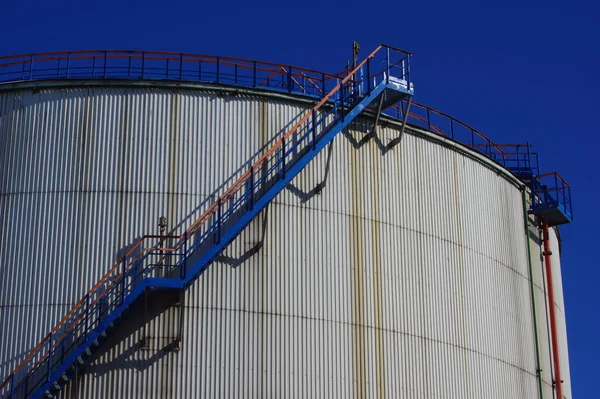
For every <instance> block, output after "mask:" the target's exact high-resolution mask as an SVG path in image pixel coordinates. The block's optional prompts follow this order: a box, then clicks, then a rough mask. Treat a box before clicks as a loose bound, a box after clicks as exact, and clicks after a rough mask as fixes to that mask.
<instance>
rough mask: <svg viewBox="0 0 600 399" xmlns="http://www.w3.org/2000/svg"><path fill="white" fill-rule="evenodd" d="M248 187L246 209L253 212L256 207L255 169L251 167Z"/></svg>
mask: <svg viewBox="0 0 600 399" xmlns="http://www.w3.org/2000/svg"><path fill="white" fill-rule="evenodd" d="M246 181H247V182H248V184H247V186H246V195H247V196H248V198H247V199H246V209H248V210H251V209H252V208H253V207H254V167H253V166H250V176H249V177H248V180H246Z"/></svg>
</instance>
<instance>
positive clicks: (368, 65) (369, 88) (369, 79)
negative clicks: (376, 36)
mask: <svg viewBox="0 0 600 399" xmlns="http://www.w3.org/2000/svg"><path fill="white" fill-rule="evenodd" d="M366 79H367V95H369V94H371V59H370V58H369V59H368V60H367V77H366Z"/></svg>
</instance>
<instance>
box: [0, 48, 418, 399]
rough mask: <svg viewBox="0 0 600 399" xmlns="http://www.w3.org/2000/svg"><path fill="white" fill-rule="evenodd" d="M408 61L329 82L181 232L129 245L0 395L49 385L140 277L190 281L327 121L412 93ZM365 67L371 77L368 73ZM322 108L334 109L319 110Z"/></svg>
mask: <svg viewBox="0 0 600 399" xmlns="http://www.w3.org/2000/svg"><path fill="white" fill-rule="evenodd" d="M409 56H410V54H409V53H406V52H404V51H402V50H398V49H395V48H392V47H388V46H380V47H378V48H377V49H376V50H375V51H374V52H373V53H372V54H370V55H369V57H367V59H365V61H363V62H362V63H361V64H359V65H358V66H357V67H356V69H355V70H353V71H351V73H350V74H349V75H348V76H346V77H344V78H343V79H339V78H336V85H335V86H334V87H333V88H332V90H330V92H329V93H328V94H326V95H325V96H323V97H322V98H321V100H320V101H319V102H318V103H317V105H315V106H314V107H313V108H312V109H309V110H306V111H304V112H303V113H302V114H301V115H300V117H299V120H298V122H296V124H295V125H294V126H293V127H292V128H291V129H290V130H288V131H287V132H285V133H284V134H282V135H281V137H279V138H277V139H276V140H275V142H274V144H273V145H272V146H271V148H270V149H269V150H267V151H266V152H265V153H264V154H262V155H260V156H259V157H258V159H257V160H256V161H255V162H254V163H252V165H251V166H250V167H249V168H248V170H246V171H245V172H244V173H243V174H242V175H241V176H240V177H239V178H238V179H237V180H236V181H235V182H234V183H233V184H232V185H231V186H230V187H229V188H228V189H227V190H226V191H225V192H224V193H222V194H221V195H220V197H219V198H218V199H217V200H216V201H215V202H214V203H212V204H211V205H210V206H209V207H208V208H207V209H206V210H205V211H204V213H203V214H202V215H201V216H200V217H199V218H198V219H197V220H196V221H195V222H194V223H192V225H191V226H190V227H189V228H188V229H187V230H186V231H185V232H184V233H182V234H181V235H177V236H157V235H148V236H144V237H142V238H141V239H140V240H139V241H137V242H136V243H135V244H133V246H132V247H131V248H130V249H129V250H128V252H127V253H126V254H125V255H124V256H123V258H121V259H120V260H119V261H118V262H117V263H116V264H114V265H113V267H112V268H111V269H110V270H109V271H108V273H106V274H105V275H104V276H103V277H102V278H101V279H100V280H99V281H98V282H97V283H96V284H95V285H94V286H93V287H92V289H91V290H90V291H89V292H88V293H87V294H86V295H84V296H83V298H81V299H80V300H79V301H78V302H77V303H76V304H75V306H74V307H73V309H71V311H69V312H68V313H67V314H66V315H65V316H64V317H63V319H62V320H61V321H60V322H59V323H58V324H57V325H56V326H55V327H54V328H53V329H52V330H51V331H50V332H49V334H47V335H46V336H45V337H44V338H43V339H42V341H41V342H40V343H39V344H38V345H37V346H36V347H35V348H34V349H33V350H32V351H31V352H30V353H29V354H28V355H27V356H26V357H25V359H24V360H23V361H22V362H21V363H20V364H19V366H18V367H17V368H16V369H15V370H14V371H13V373H11V375H10V376H9V377H8V378H6V379H5V380H4V381H3V382H2V384H0V395H2V396H4V395H6V394H9V395H10V397H11V398H14V397H20V396H19V395H23V396H27V395H28V393H29V392H33V391H35V390H36V389H39V388H40V387H41V386H43V385H44V384H47V383H49V382H50V375H51V374H52V373H53V372H55V370H57V369H58V367H59V366H61V365H62V364H63V362H64V359H65V358H66V357H67V356H69V355H70V354H71V353H72V352H73V351H74V350H75V349H76V348H78V347H80V346H81V345H83V344H84V343H85V342H87V340H88V336H89V334H90V332H92V331H94V330H95V329H97V328H100V326H101V323H102V322H103V321H104V320H105V319H106V317H107V315H109V314H110V313H111V312H113V311H115V310H116V309H117V308H118V307H120V306H123V304H124V302H125V301H126V298H130V297H131V296H133V295H134V293H135V292H136V289H138V288H139V287H140V286H142V282H143V281H144V280H145V279H148V278H154V279H162V280H163V281H164V280H165V279H166V280H179V281H183V282H184V283H186V282H188V281H190V280H192V279H193V278H195V277H196V276H197V275H198V274H199V273H201V271H202V270H193V269H190V268H189V265H188V262H189V261H190V257H191V256H192V254H195V253H203V251H206V250H207V249H208V248H210V247H211V246H212V245H214V244H218V243H220V241H221V240H222V239H223V238H222V237H223V234H224V232H225V231H227V230H228V229H230V228H231V227H232V224H233V223H234V222H236V221H237V220H238V219H240V218H241V217H243V215H244V213H245V212H247V211H248V210H249V209H252V208H253V207H254V204H255V202H256V201H258V200H259V199H260V198H261V196H262V195H263V194H264V193H265V192H266V191H267V190H268V189H269V188H270V187H272V186H273V185H274V184H276V183H277V182H279V181H281V180H282V179H283V178H285V176H286V173H287V171H288V170H289V169H290V168H292V167H293V166H294V165H295V163H296V162H298V161H299V159H301V158H302V155H303V154H305V153H306V152H308V151H309V150H311V149H314V148H315V146H316V145H317V143H318V142H319V140H320V139H321V137H323V136H324V135H326V134H327V133H328V132H329V131H330V129H331V128H332V127H333V124H335V123H337V122H338V121H343V120H344V118H345V117H346V113H347V112H349V111H350V110H351V109H352V108H353V107H354V106H355V105H356V104H357V103H358V102H359V101H361V100H362V99H363V98H365V97H366V96H368V95H369V94H370V93H371V91H372V90H373V89H374V88H375V87H378V85H379V84H381V83H386V84H387V83H389V82H390V80H391V79H392V78H394V79H395V80H394V82H395V84H398V83H399V84H403V85H405V86H406V90H407V91H408V92H410V91H411V89H410V87H411V83H410V80H409V76H410V75H409V63H408V61H409ZM105 59H108V58H105ZM372 70H373V71H377V72H376V73H371V71H372ZM286 73H289V72H286ZM34 76H35V75H34ZM325 104H333V105H332V106H328V107H324V106H323V105H325ZM197 250H200V251H197ZM190 273H191V274H192V275H190ZM138 294H139V293H138Z"/></svg>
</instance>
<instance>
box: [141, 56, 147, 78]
mask: <svg viewBox="0 0 600 399" xmlns="http://www.w3.org/2000/svg"><path fill="white" fill-rule="evenodd" d="M144 72H146V53H145V52H144V51H142V79H144Z"/></svg>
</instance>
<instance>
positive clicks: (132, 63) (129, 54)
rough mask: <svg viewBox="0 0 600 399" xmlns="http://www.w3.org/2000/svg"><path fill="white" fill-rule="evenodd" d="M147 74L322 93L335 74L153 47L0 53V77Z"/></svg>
mask: <svg viewBox="0 0 600 399" xmlns="http://www.w3.org/2000/svg"><path fill="white" fill-rule="evenodd" d="M48 79H52V80H54V79H59V80H63V79H148V80H173V81H190V82H205V83H215V84H227V85H236V86H243V87H252V88H268V89H270V90H277V91H282V92H288V93H298V94H304V95H310V96H315V97H322V96H324V95H325V94H327V93H328V92H330V91H331V89H333V88H334V87H335V85H336V84H337V82H338V80H339V79H340V76H338V75H333V74H328V73H324V72H319V71H315V70H313V69H309V68H300V67H296V66H291V65H282V64H276V63H272V62H264V61H254V60H247V59H243V58H232V57H220V56H211V55H203V54H186V53H171V52H153V51H123V50H97V51H69V52H56V53H40V54H23V55H16V56H5V57H0V82H17V81H32V80H33V81H35V80H48Z"/></svg>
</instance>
